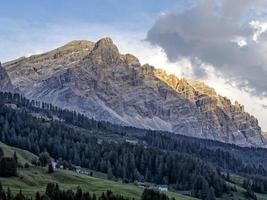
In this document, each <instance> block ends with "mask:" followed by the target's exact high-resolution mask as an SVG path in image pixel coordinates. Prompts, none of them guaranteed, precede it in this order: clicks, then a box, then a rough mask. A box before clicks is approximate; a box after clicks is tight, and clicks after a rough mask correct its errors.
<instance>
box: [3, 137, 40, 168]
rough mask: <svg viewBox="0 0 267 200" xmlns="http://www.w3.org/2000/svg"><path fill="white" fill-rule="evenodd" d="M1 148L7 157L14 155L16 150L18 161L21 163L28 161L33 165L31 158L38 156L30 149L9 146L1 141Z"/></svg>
mask: <svg viewBox="0 0 267 200" xmlns="http://www.w3.org/2000/svg"><path fill="white" fill-rule="evenodd" d="M0 148H1V149H2V150H3V151H4V156H6V157H13V155H14V152H16V154H17V157H18V162H19V163H21V164H25V163H28V164H30V165H31V160H32V159H33V158H38V157H37V156H36V155H34V154H32V153H30V152H29V151H25V150H22V149H19V148H15V147H11V146H8V145H6V144H4V143H2V142H0Z"/></svg>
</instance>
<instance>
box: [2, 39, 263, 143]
mask: <svg viewBox="0 0 267 200" xmlns="http://www.w3.org/2000/svg"><path fill="white" fill-rule="evenodd" d="M3 67H4V68H5V69H6V71H7V73H8V75H9V77H10V79H11V82H12V84H13V85H14V87H15V88H16V89H17V90H19V91H21V93H22V94H24V95H25V96H26V97H28V98H29V99H35V100H40V101H45V102H47V103H52V104H54V105H56V106H58V107H61V108H66V109H69V110H75V111H78V112H80V113H82V114H85V115H86V116H88V117H90V118H94V119H96V120H98V121H108V122H111V123H115V124H119V125H124V126H133V127H138V128H145V129H154V130H163V131H169V132H173V133H176V134H183V135H187V136H193V137H200V138H206V139H213V140H218V141H223V142H227V143H234V144H237V145H240V146H254V147H264V146H265V145H266V140H265V139H264V138H263V136H262V135H261V128H260V127H259V125H258V121H257V119H256V118H255V117H253V116H251V115H250V114H248V113H246V112H245V110H244V108H243V106H241V105H239V104H238V103H235V104H232V103H231V101H230V100H229V99H227V98H226V97H221V96H220V95H217V94H216V93H215V91H214V90H213V89H212V88H210V87H208V86H207V85H205V84H204V83H201V82H198V81H192V80H186V79H179V78H177V77H175V76H173V75H171V76H170V75H167V74H166V73H165V72H163V71H162V70H157V69H155V68H154V67H153V66H149V65H143V66H142V65H141V64H140V63H139V60H138V59H137V58H136V57H135V56H133V55H130V54H125V55H123V54H121V53H120V52H119V49H118V48H117V46H116V45H115V44H114V43H113V41H112V40H111V39H110V38H104V39H101V40H99V41H98V42H96V43H94V42H90V41H73V42H70V43H68V44H66V45H65V46H63V47H60V48H57V49H55V50H52V51H50V52H47V53H44V54H40V55H33V56H30V57H28V58H25V57H23V58H20V59H17V60H14V61H10V62H7V63H4V64H3Z"/></svg>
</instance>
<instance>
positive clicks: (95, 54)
mask: <svg viewBox="0 0 267 200" xmlns="http://www.w3.org/2000/svg"><path fill="white" fill-rule="evenodd" d="M89 58H90V59H91V61H92V63H93V64H95V65H113V64H116V63H118V62H119V61H120V53H119V50H118V48H117V46H116V45H115V44H114V43H113V41H112V40H111V38H104V39H101V40H99V41H98V42H96V44H95V46H94V48H93V50H92V51H91V52H90V54H89Z"/></svg>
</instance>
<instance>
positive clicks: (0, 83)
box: [0, 62, 13, 92]
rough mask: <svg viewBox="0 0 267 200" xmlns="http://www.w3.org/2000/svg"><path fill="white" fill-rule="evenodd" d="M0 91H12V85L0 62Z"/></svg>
mask: <svg viewBox="0 0 267 200" xmlns="http://www.w3.org/2000/svg"><path fill="white" fill-rule="evenodd" d="M0 91H4V92H12V91H13V85H12V83H11V81H10V78H9V76H8V74H7V72H6V70H5V69H4V68H3V67H2V65H1V62H0Z"/></svg>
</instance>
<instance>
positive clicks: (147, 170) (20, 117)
mask: <svg viewBox="0 0 267 200" xmlns="http://www.w3.org/2000/svg"><path fill="white" fill-rule="evenodd" d="M0 104H1V106H0V133H1V135H0V140H1V141H2V142H4V143H6V144H8V145H12V146H15V147H20V148H22V149H25V150H29V151H31V152H33V153H35V154H39V153H40V152H44V151H47V152H48V153H49V154H50V155H51V156H52V157H53V158H55V159H62V160H65V161H70V162H71V163H73V164H76V165H80V166H82V167H85V168H89V169H92V170H96V171H100V172H104V173H107V174H108V177H109V178H110V179H117V178H120V179H122V180H124V181H130V182H133V181H147V182H154V183H158V184H168V185H169V186H170V187H171V188H173V189H175V190H190V191H192V192H193V195H194V196H196V197H199V198H203V199H205V197H206V196H207V195H208V191H212V190H214V191H215V195H216V196H217V197H220V196H221V195H223V194H224V193H230V192H231V190H232V188H231V186H229V185H227V184H226V181H225V177H224V175H223V174H224V173H223V172H229V171H230V172H234V173H238V174H242V175H260V176H262V177H264V176H266V175H267V173H266V169H265V168H264V167H263V166H266V165H264V164H265V163H266V160H265V159H266V157H265V158H264V156H266V154H267V153H266V150H264V149H252V148H245V149H243V148H240V147H236V146H232V145H225V144H222V143H217V142H211V141H204V140H198V139H192V140H191V139H190V138H188V137H183V136H172V135H170V134H167V133H160V132H159V133H157V132H152V131H147V133H146V134H145V135H143V134H141V135H139V136H138V134H137V135H132V134H127V133H128V129H127V128H125V127H119V126H115V127H116V131H114V130H115V128H113V127H112V125H111V124H107V123H103V122H97V121H94V120H91V119H88V118H86V117H85V116H83V115H80V114H78V113H75V112H72V111H67V110H61V109H58V108H57V107H54V106H53V105H48V104H44V103H41V102H34V101H30V100H27V99H25V98H23V97H22V96H20V95H18V94H10V93H0ZM110 127H111V128H110ZM130 130H131V132H132V131H133V129H130ZM209 146H210V147H209ZM243 150H244V151H243ZM243 152H244V153H243ZM246 153H247V154H248V156H255V158H257V160H256V161H255V163H253V164H252V163H249V162H248V161H247V158H248V157H245V158H244V159H243V158H242V157H241V156H242V155H243V154H246ZM260 158H261V159H260ZM260 160H261V161H260ZM200 191H201V192H200Z"/></svg>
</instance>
